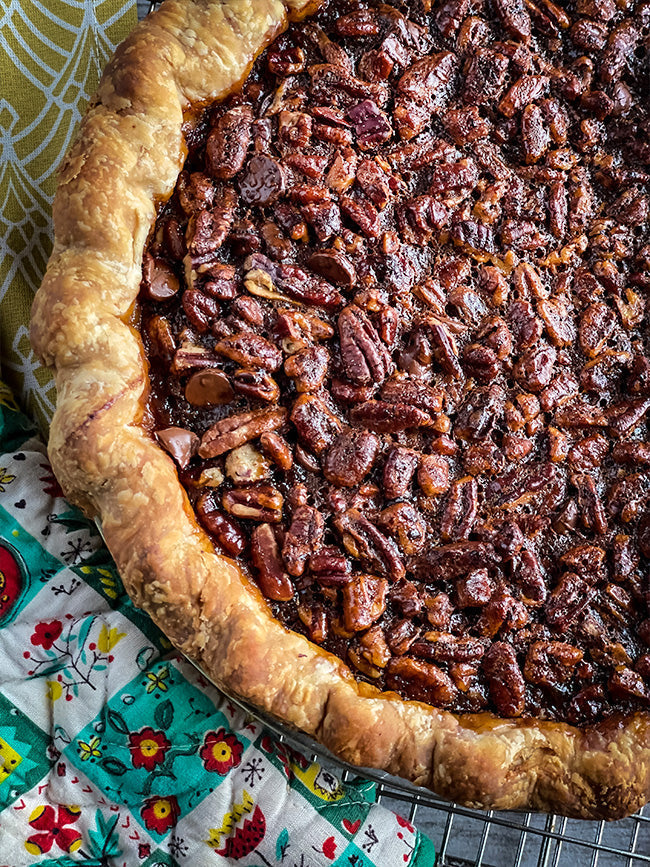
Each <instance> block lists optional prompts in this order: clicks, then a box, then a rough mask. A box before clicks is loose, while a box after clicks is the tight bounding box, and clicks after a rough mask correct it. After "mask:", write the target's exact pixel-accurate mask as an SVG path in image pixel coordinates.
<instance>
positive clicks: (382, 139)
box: [138, 0, 650, 726]
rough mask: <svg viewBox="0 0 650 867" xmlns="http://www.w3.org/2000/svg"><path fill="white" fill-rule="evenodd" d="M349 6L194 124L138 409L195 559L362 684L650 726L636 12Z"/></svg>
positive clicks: (555, 6)
mask: <svg viewBox="0 0 650 867" xmlns="http://www.w3.org/2000/svg"><path fill="white" fill-rule="evenodd" d="M484 6H485V8H483V7H484ZM339 12H340V13H341V14H339ZM339 12H337V10H336V9H334V10H333V9H332V7H331V5H330V6H329V7H327V8H324V9H323V10H322V11H317V12H316V13H315V14H314V15H313V16H311V17H309V19H308V20H307V21H303V22H300V23H298V22H296V23H293V24H290V25H289V26H288V28H287V29H286V31H285V32H283V34H282V35H281V36H279V37H278V38H277V39H276V40H274V41H273V42H272V43H271V44H270V45H269V47H268V48H267V50H266V51H265V52H263V54H262V55H261V56H260V57H259V58H258V59H257V60H256V61H255V64H254V69H253V70H252V73H251V75H250V76H249V77H248V78H247V80H246V82H245V83H243V85H242V86H241V88H240V89H238V90H237V92H233V93H231V94H229V95H227V96H226V97H225V98H224V99H223V100H221V101H220V102H218V103H214V104H212V105H208V106H206V107H205V110H204V111H203V113H202V114H201V115H200V116H199V117H197V119H196V124H195V126H194V128H193V131H189V130H188V132H187V142H186V144H187V150H188V156H187V160H186V163H185V166H184V167H183V168H182V170H181V172H180V175H179V177H178V181H177V184H176V188H175V190H174V192H173V194H172V195H171V196H170V197H169V198H168V199H167V200H166V201H165V202H164V203H161V207H160V212H159V216H158V219H157V222H156V226H155V227H154V230H153V232H152V233H151V237H150V240H149V243H148V245H147V249H146V250H145V253H144V255H143V263H142V265H143V267H142V281H141V289H140V298H139V302H138V314H139V317H140V321H141V331H142V336H143V345H144V349H145V352H146V354H147V359H148V363H149V367H150V383H151V388H150V395H149V399H148V403H147V407H146V415H145V419H146V420H147V422H149V420H150V421H151V428H152V430H153V431H154V433H155V437H156V439H157V440H158V442H159V444H160V445H161V447H162V448H164V449H166V450H167V451H168V452H169V453H170V455H171V456H172V458H173V459H174V460H175V462H176V466H177V472H178V477H179V480H180V482H181V483H182V484H183V485H184V487H185V490H186V492H187V496H188V499H189V501H190V503H191V505H192V506H193V507H194V509H195V512H196V515H197V520H198V521H199V523H200V525H201V526H202V527H203V528H204V529H205V530H206V532H207V533H208V535H209V538H210V540H211V541H212V542H214V545H215V547H216V549H217V550H218V551H220V552H223V553H224V554H226V555H228V556H233V557H238V558H241V561H242V565H243V567H244V569H245V568H246V566H247V564H248V566H249V567H250V570H251V575H252V576H253V578H254V579H255V580H256V581H257V582H258V584H259V587H260V589H261V592H262V593H263V594H264V595H265V596H266V598H267V599H268V600H269V602H270V603H272V604H271V608H272V612H273V616H275V617H276V618H278V619H279V620H280V621H281V623H282V624H284V625H285V626H286V627H287V628H288V629H290V630H291V629H294V630H297V631H298V632H300V633H301V634H304V635H306V636H307V637H308V638H309V639H310V640H312V641H315V642H317V643H318V644H320V645H321V646H322V647H323V650H324V651H326V652H328V653H330V652H331V653H335V654H338V655H339V656H340V658H341V659H342V660H344V661H345V662H346V663H348V664H349V666H350V668H351V670H352V674H353V676H355V677H358V678H360V679H366V680H369V681H371V682H372V683H373V684H376V685H377V687H378V688H379V689H383V690H385V689H395V690H397V691H398V692H399V693H400V695H402V696H403V697H404V698H411V699H414V700H424V701H433V702H435V703H436V704H439V705H441V706H445V707H449V708H450V709H451V710H453V711H454V712H455V713H459V714H462V713H479V712H489V713H493V714H495V713H496V714H500V715H506V716H519V715H522V716H525V717H526V718H528V717H539V716H541V717H543V718H544V719H549V720H557V721H561V722H570V723H572V724H575V725H578V726H582V725H586V724H589V723H591V722H594V721H602V720H605V719H606V718H607V717H608V716H611V715H613V714H629V713H634V712H637V711H644V712H646V711H647V708H648V702H649V696H650V609H649V605H650V596H649V595H648V587H647V574H648V571H649V569H650V516H649V514H648V506H649V504H650V481H649V479H650V476H649V474H648V467H650V415H649V414H648V413H649V410H650V352H649V351H648V340H647V317H648V314H649V312H650V307H649V305H648V301H647V298H648V293H649V292H650V276H648V275H649V274H650V235H649V234H648V217H649V215H650V195H649V194H648V184H649V183H650V172H648V171H647V170H646V166H647V163H648V161H649V159H650V146H649V145H648V131H649V130H650V117H649V114H648V105H647V104H646V102H644V100H643V99H642V96H643V95H644V94H645V92H646V90H647V70H646V64H645V58H644V57H643V56H642V55H643V52H644V51H645V50H646V48H647V44H646V43H647V39H648V36H647V33H646V31H647V25H648V21H649V20H650V19H649V17H648V4H647V3H646V2H641V3H636V5H635V4H634V3H626V2H625V0H621V2H619V3H618V4H617V3H615V2H614V0H576V2H575V3H568V4H567V3H559V2H558V0H490V3H489V4H487V5H485V4H481V3H478V4H474V5H472V3H471V2H470V0H440V2H439V3H438V4H436V5H435V6H433V5H432V4H431V2H430V0H423V2H422V3H420V4H419V5H418V3H417V2H416V0H405V2H404V3H403V4H402V5H400V7H399V9H397V8H393V7H390V6H382V5H381V4H375V5H372V4H371V5H370V6H368V5H367V4H365V5H364V4H363V3H361V2H360V0H349V2H347V4H346V6H345V9H341V10H339ZM201 433H202V434H203V435H202V437H201V439H200V440H199V438H198V436H197V434H201ZM360 573H361V574H360Z"/></svg>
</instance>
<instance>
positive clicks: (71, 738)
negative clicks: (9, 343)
mask: <svg viewBox="0 0 650 867" xmlns="http://www.w3.org/2000/svg"><path fill="white" fill-rule="evenodd" d="M0 658H1V659H2V661H3V663H2V667H1V668H0V865H6V867H23V865H25V867H26V865H33V864H38V865H57V867H67V865H77V864H85V865H97V867H154V865H156V867H161V865H169V867H171V865H191V867H210V865H226V864H237V865H239V864H241V865H249V867H269V865H273V867H276V865H283V867H324V865H336V867H343V865H346V867H393V865H400V867H405V865H406V867H431V865H433V863H434V857H435V856H434V851H433V846H432V844H431V842H430V841H429V840H428V839H427V838H426V837H424V836H422V835H421V834H420V833H419V832H418V831H416V829H415V828H414V827H413V826H412V825H411V824H410V823H409V822H407V821H406V820H405V819H403V818H401V817H400V816H396V815H395V814H394V813H391V812H390V811H388V810H386V809H385V808H383V807H381V806H379V805H377V804H374V803H373V800H374V786H373V784H372V783H370V782H368V781H365V780H362V779H355V780H354V781H352V782H351V783H346V784H343V783H342V781H341V779H340V777H339V775H338V774H337V772H336V771H335V770H333V769H332V768H330V767H327V766H324V765H321V764H318V763H312V762H310V761H308V760H307V759H306V758H305V757H304V756H303V755H301V754H300V753H299V752H297V751H296V750H294V749H292V748H291V747H290V746H288V745H287V744H285V743H281V742H279V741H278V740H277V739H276V738H275V737H274V736H273V735H272V734H271V733H270V732H269V731H268V730H267V729H265V727H264V726H263V725H261V724H260V723H259V722H257V721H256V720H254V719H251V718H250V717H248V716H247V715H246V714H245V713H244V712H243V711H242V710H241V709H239V708H238V707H236V706H235V705H234V704H233V703H232V702H231V701H229V700H228V699H227V698H225V697H224V696H223V695H221V693H219V692H218V691H217V690H216V689H215V688H214V687H212V686H211V685H210V684H209V683H207V682H206V680H205V679H204V678H203V677H202V675H201V674H200V673H199V672H198V671H197V670H196V669H195V668H193V666H192V665H190V663H188V662H187V661H186V660H185V659H183V658H182V657H179V655H178V654H176V653H175V652H173V650H172V648H171V647H170V644H169V642H168V641H167V639H166V638H165V636H164V635H163V634H162V633H160V632H159V631H158V629H157V628H156V627H155V626H154V625H153V623H152V622H151V620H149V618H148V617H147V616H146V615H145V614H143V613H142V612H140V611H138V610H137V609H136V608H135V607H134V606H133V605H132V603H131V601H130V599H129V598H128V596H127V595H126V593H125V591H124V588H123V586H122V584H121V582H120V578H119V576H118V574H117V571H116V569H115V566H114V564H113V562H112V560H111V558H110V555H109V553H108V551H107V550H106V548H105V547H104V545H103V543H102V541H101V538H100V537H99V535H98V533H97V531H96V529H95V527H94V525H93V524H92V523H91V522H89V521H87V520H86V519H85V518H84V517H83V516H82V515H81V513H80V512H78V511H77V510H76V509H74V508H72V507H71V506H70V505H69V504H68V503H67V502H66V501H65V499H64V498H63V496H62V495H61V491H60V489H59V486H58V484H57V482H56V480H55V478H54V476H53V475H52V472H51V470H50V466H49V464H48V461H47V457H46V453H45V448H44V446H43V444H42V442H41V440H40V439H38V437H36V436H35V434H34V431H33V429H32V426H31V424H30V423H29V422H28V421H27V419H26V418H25V417H24V416H23V415H22V414H21V413H20V412H19V411H18V409H17V407H16V406H15V404H14V402H13V398H12V396H11V393H10V392H9V390H8V389H7V388H6V387H4V386H1V385H0Z"/></svg>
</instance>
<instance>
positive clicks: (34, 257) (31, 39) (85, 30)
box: [0, 0, 137, 427]
mask: <svg viewBox="0 0 650 867" xmlns="http://www.w3.org/2000/svg"><path fill="white" fill-rule="evenodd" d="M136 20H137V14H136V3H135V0H104V2H93V0H2V3H0V144H1V150H0V362H1V365H2V376H3V377H4V379H5V380H6V381H7V382H8V383H9V384H10V385H11V387H12V388H13V390H14V393H15V394H16V395H17V396H18V398H19V400H20V401H21V403H22V405H23V407H24V409H26V410H27V412H28V413H29V414H30V415H31V416H32V417H34V418H36V419H37V421H38V422H39V424H40V425H41V427H44V426H45V425H46V424H47V420H48V419H49V417H50V416H51V414H52V412H53V409H54V402H55V395H54V386H53V384H52V382H51V378H50V375H49V373H48V372H47V371H45V370H43V369H42V368H41V367H39V364H38V362H37V360H36V358H35V357H34V354H33V352H32V350H31V348H30V345H29V337H28V322H29V310H30V307H31V303H32V298H33V296H34V292H35V291H36V289H37V288H38V285H39V283H40V281H41V278H42V276H43V272H44V270H45V265H46V263H47V259H48V256H49V254H50V250H51V247H52V229H51V206H52V198H53V196H54V190H55V187H56V169H57V167H58V166H59V165H60V163H61V161H62V159H63V156H64V154H65V152H66V150H67V148H68V145H69V144H70V141H71V139H72V136H73V134H74V131H75V128H76V125H77V123H78V121H79V119H80V117H81V115H82V114H83V111H84V108H85V106H86V103H87V102H88V99H89V98H90V96H91V95H92V93H93V91H94V90H95V87H96V86H97V82H98V80H99V75H100V73H101V70H102V69H103V67H104V66H105V65H106V62H107V60H108V58H109V57H110V55H111V54H112V53H113V51H114V49H115V46H116V45H117V44H118V43H119V42H120V41H121V40H122V39H123V38H124V37H125V36H126V35H127V33H128V32H129V30H130V29H131V28H132V27H133V25H134V24H135V23H136Z"/></svg>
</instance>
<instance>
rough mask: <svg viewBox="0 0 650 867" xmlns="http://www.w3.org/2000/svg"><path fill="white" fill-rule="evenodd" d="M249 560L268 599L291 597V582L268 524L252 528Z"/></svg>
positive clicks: (286, 598)
mask: <svg viewBox="0 0 650 867" xmlns="http://www.w3.org/2000/svg"><path fill="white" fill-rule="evenodd" d="M251 560H252V562H253V566H254V567H255V569H256V578H257V583H258V584H259V586H260V590H261V591H262V593H263V594H264V595H265V596H266V597H267V598H268V599H274V600H276V601H278V602H283V601H284V602H286V601H287V600H289V599H292V598H293V592H294V591H293V584H292V583H291V579H290V578H289V576H288V575H287V573H286V572H285V571H284V569H283V568H282V560H281V559H280V553H279V550H278V541H277V539H276V536H275V531H274V530H273V527H272V526H271V525H270V524H260V525H259V527H256V528H255V529H254V530H253V532H252V534H251Z"/></svg>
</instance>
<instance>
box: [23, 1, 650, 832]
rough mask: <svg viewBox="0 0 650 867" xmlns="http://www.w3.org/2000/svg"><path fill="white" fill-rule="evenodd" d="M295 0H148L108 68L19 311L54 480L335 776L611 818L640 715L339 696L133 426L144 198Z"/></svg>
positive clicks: (356, 691)
mask: <svg viewBox="0 0 650 867" xmlns="http://www.w3.org/2000/svg"><path fill="white" fill-rule="evenodd" d="M314 5H315V4H311V5H309V4H307V5H306V4H304V3H300V2H299V0H297V2H291V3H288V2H285V4H284V5H283V4H282V3H280V2H279V0H222V2H209V0H166V2H165V4H164V6H163V7H162V8H161V10H159V11H158V12H157V13H155V14H153V15H151V16H149V18H147V20H146V21H144V22H143V23H141V24H140V25H139V26H138V27H137V28H136V29H135V31H134V32H133V34H132V35H131V36H130V37H129V39H127V40H126V42H124V43H123V44H122V46H120V48H119V49H118V51H117V53H116V55H115V57H114V59H113V60H112V61H111V63H110V64H109V67H108V68H107V70H106V72H105V74H104V76H103V78H102V81H101V83H100V86H99V90H98V93H97V95H96V97H95V100H94V102H93V105H92V107H91V108H90V110H89V111H88V113H87V115H86V117H85V118H84V120H83V122H82V124H81V129H80V132H79V135H78V137H77V140H76V142H75V144H74V145H73V147H72V150H71V152H70V153H69V155H68V157H67V158H66V161H65V163H64V165H63V168H62V172H61V178H60V184H59V189H58V193H57V196H56V199H55V204H54V221H55V232H56V241H55V246H54V251H53V254H52V258H51V259H50V263H49V266H48V270H47V274H46V276H45V279H44V281H43V285H42V287H41V289H40V290H39V292H38V294H37V296H36V300H35V303H34V308H33V319H32V340H33V344H34V346H35V348H36V350H37V352H38V353H39V355H40V356H41V358H43V360H44V361H45V362H46V363H47V364H48V365H54V366H55V368H56V382H57V388H58V394H59V399H58V406H57V410H56V414H55V416H54V420H53V422H52V428H51V435H50V456H51V460H52V464H53V467H54V470H55V472H56V474H57V476H58V478H59V480H60V482H61V484H62V485H63V487H64V490H65V491H66V494H67V495H68V497H69V498H70V499H71V500H72V501H74V502H76V503H78V504H79V505H81V506H82V507H83V508H84V509H85V511H86V512H87V513H88V514H92V515H99V516H100V518H101V522H102V528H103V533H104V535H105V538H106V540H107V543H108V545H109V547H110V549H111V552H112V554H113V556H114V557H115V560H116V562H117V565H118V568H119V570H120V573H121V574H122V576H123V578H124V581H125V584H126V587H127V589H128V591H129V593H130V594H131V596H132V597H133V599H134V600H135V602H136V603H137V604H138V605H140V606H141V607H142V608H144V609H145V610H146V611H148V612H149V614H150V615H151V616H152V617H153V618H154V620H155V621H156V622H157V623H158V625H159V626H160V627H161V628H162V629H163V630H164V631H165V632H166V633H167V635H168V636H169V637H170V639H171V640H172V641H173V642H174V643H175V644H176V645H177V646H178V647H179V648H180V649H181V650H183V651H184V652H186V653H187V654H188V655H189V656H190V657H191V658H192V659H194V660H196V662H197V663H198V664H200V665H201V666H202V667H203V668H204V670H205V671H206V672H208V673H209V674H210V675H211V676H212V677H213V678H214V680H215V681H216V682H217V683H219V684H221V685H223V687H224V688H225V689H227V690H230V691H232V692H234V693H236V694H238V695H240V696H242V697H244V698H246V699H247V700H249V701H251V702H252V703H254V704H255V705H257V706H258V707H259V708H261V709H262V710H264V711H266V712H269V713H271V714H273V715H275V716H276V717H278V718H279V719H281V720H284V721H286V722H288V723H290V724H291V725H293V726H295V727H297V728H299V729H301V730H303V731H304V732H306V733H307V734H309V735H312V736H315V737H316V738H317V739H318V740H319V741H320V742H321V743H323V744H324V745H325V746H327V747H328V748H329V749H330V750H332V751H333V752H334V753H335V754H336V755H338V756H340V757H341V758H342V759H344V760H346V761H348V762H351V763H352V764H356V765H361V766H367V767H374V768H382V769H384V770H386V771H388V772H390V773H393V774H397V775H401V776H402V777H405V778H406V779H409V780H411V781H412V782H414V783H416V784H418V785H423V786H428V787H429V788H431V789H432V790H433V791H435V792H437V793H438V794H440V795H442V796H444V797H448V798H452V799H455V800H458V801H461V802H462V803H465V804H468V805H471V806H474V807H491V808H495V809H524V808H527V809H541V810H552V811H556V812H561V813H565V814H567V815H573V816H582V817H592V818H595V817H597V818H616V817H620V816H622V815H625V814H627V813H630V812H632V811H634V810H636V809H638V808H639V807H640V806H641V805H642V804H644V803H645V802H646V801H647V800H648V799H650V726H649V722H650V716H648V715H647V714H635V715H634V716H631V717H628V718H624V719H610V720H607V721H606V722H603V723H600V724H598V725H595V726H592V727H589V728H586V729H584V730H581V729H578V728H575V727H571V726H568V725H564V724H561V723H550V722H539V721H533V720H516V721H507V720H497V719H495V718H494V717H492V716H490V715H489V714H478V715H472V716H470V715H464V716H455V715H453V714H451V713H448V712H445V711H440V710H438V709H436V708H432V707H429V706H427V705H424V704H420V703H418V702H412V701H403V700H402V699H400V698H399V697H398V696H397V695H395V694H394V693H383V694H380V693H378V692H377V690H375V689H373V688H372V687H370V686H367V685H365V684H360V683H357V682H356V681H355V679H354V678H353V677H352V675H351V674H350V672H349V670H348V669H347V667H346V666H345V665H344V664H343V663H342V662H341V661H340V660H338V659H336V658H335V657H333V656H331V655H329V654H327V653H325V652H323V651H322V650H320V649H319V648H318V647H316V646H315V645H313V644H311V643H309V642H308V641H307V640H306V639H305V638H303V637H302V636H299V635H297V634H295V633H292V632H289V631H287V630H286V629H284V628H283V627H282V626H281V625H280V624H279V623H278V622H277V621H275V620H274V619H273V617H272V616H271V613H270V611H269V609H268V607H267V605H266V603H265V601H264V600H263V598H262V596H261V594H260V593H259V591H258V590H257V588H256V587H254V586H253V585H252V584H251V583H250V581H248V579H246V577H245V576H244V575H243V573H242V572H241V571H240V570H239V568H238V567H237V566H236V564H234V563H233V562H232V561H230V560H228V559H226V558H224V557H222V556H219V555H217V554H216V553H215V552H214V550H213V548H212V545H211V543H210V542H209V540H208V539H207V537H206V536H205V534H204V533H203V531H202V530H201V529H200V528H199V526H198V525H197V523H196V520H195V519H194V516H193V512H192V510H191V508H190V506H189V504H188V502H187V499H186V496H185V493H184V491H183V489H182V488H181V485H180V483H179V481H178V477H177V475H176V471H175V468H174V465H173V463H172V461H171V459H170V458H169V457H168V456H167V455H166V454H165V453H164V452H163V451H161V449H160V448H159V447H158V446H157V445H156V444H155V443H154V442H153V440H152V438H151V437H150V436H149V435H148V433H147V432H146V430H145V429H144V427H143V426H141V420H142V416H143V407H144V403H145V399H146V392H147V388H148V380H147V367H146V361H145V359H144V355H143V350H142V344H141V342H140V338H139V335H138V334H137V332H136V331H135V330H134V329H133V328H132V327H131V326H130V325H129V316H130V312H131V309H132V307H133V305H134V302H135V300H136V297H137V294H138V289H139V284H140V277H141V264H142V253H143V249H144V245H145V242H146V240H147V236H148V234H149V232H150V230H151V226H152V225H153V221H154V219H155V216H156V204H157V203H158V202H160V201H164V200H165V199H166V198H167V197H168V196H169V195H170V194H171V192H172V189H173V187H174V184H175V182H176V178H177V175H178V172H179V170H180V168H181V165H182V162H183V159H184V156H185V154H184V146H183V137H182V130H181V127H182V123H183V119H184V117H185V116H186V115H187V113H188V111H189V110H190V109H191V107H192V106H196V105H197V104H198V105H200V104H204V103H206V102H208V101H209V100H213V99H217V98H219V97H221V96H224V95H225V94H227V93H228V92H229V91H231V90H232V89H233V87H234V86H235V85H236V84H237V83H238V82H239V81H241V80H242V79H243V78H244V77H245V75H246V74H247V72H248V69H249V68H250V65H251V63H252V62H253V60H254V58H255V56H256V55H257V54H258V53H259V52H260V51H261V50H262V49H263V48H264V47H265V45H266V44H268V42H269V41H270V40H271V39H272V38H273V37H274V36H275V35H276V34H277V33H278V32H280V31H281V30H282V29H283V28H284V27H285V26H286V23H287V9H288V11H289V15H290V16H291V17H294V18H295V17H300V16H301V15H303V14H306V13H307V12H308V11H309V10H310V9H311V8H313V6H314ZM285 6H286V7H287V8H286V9H285Z"/></svg>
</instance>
